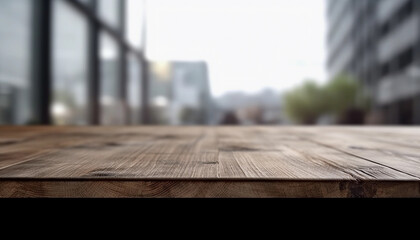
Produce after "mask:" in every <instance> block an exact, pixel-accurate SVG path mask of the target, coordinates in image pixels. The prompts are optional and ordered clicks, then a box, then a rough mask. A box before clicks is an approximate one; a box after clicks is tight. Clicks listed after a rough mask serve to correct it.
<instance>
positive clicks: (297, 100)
mask: <svg viewBox="0 0 420 240" xmlns="http://www.w3.org/2000/svg"><path fill="white" fill-rule="evenodd" d="M325 100H326V98H325V96H324V89H323V88H322V87H320V86H318V85H317V84H316V83H315V82H314V81H311V80H308V81H306V82H305V83H304V84H303V85H302V86H299V87H297V88H295V89H294V90H292V91H290V92H288V93H287V94H286V96H285V110H286V113H287V114H288V115H289V116H290V117H291V118H292V119H293V120H294V121H296V122H297V123H301V124H315V123H316V121H317V119H318V118H319V117H320V116H321V115H322V114H323V113H325V110H326V107H327V105H326V102H325Z"/></svg>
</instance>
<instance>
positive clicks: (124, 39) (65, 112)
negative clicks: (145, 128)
mask: <svg viewBox="0 0 420 240" xmlns="http://www.w3.org/2000/svg"><path fill="white" fill-rule="evenodd" d="M290 124H304V125H315V124H318V125H333V124H344V125H354V124H356V125H362V124H366V125H382V124H393V125H415V124H420V0H294V1H287V0H0V125H290Z"/></svg>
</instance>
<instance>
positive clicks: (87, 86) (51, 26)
mask: <svg viewBox="0 0 420 240" xmlns="http://www.w3.org/2000/svg"><path fill="white" fill-rule="evenodd" d="M136 1H137V3H138V1H140V0H0V124H57V125H88V124H101V125H125V124H139V123H141V119H142V109H144V108H142V104H143V102H142V99H143V98H144V97H143V95H144V94H143V88H142V86H143V84H144V82H143V78H142V71H141V69H142V68H143V67H144V65H145V61H144V57H143V52H142V49H141V48H142V45H141V44H142V43H141V41H134V40H133V39H132V38H130V36H133V35H136V34H141V31H142V30H141V29H142V18H143V16H142V14H141V13H142V11H143V10H142V9H138V10H137V11H138V12H137V13H135V12H133V11H132V10H130V5H131V4H133V3H134V2H136ZM129 10H130V11H129ZM129 13H130V14H131V15H130V17H129ZM133 16H134V17H133ZM133 29H134V31H136V32H134V33H133V32H132V31H133ZM139 36H140V35H139Z"/></svg>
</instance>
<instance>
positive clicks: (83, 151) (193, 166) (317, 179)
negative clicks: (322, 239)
mask: <svg viewBox="0 0 420 240" xmlns="http://www.w3.org/2000/svg"><path fill="white" fill-rule="evenodd" d="M417 133H420V130H419V128H342V127H328V128H324V127H315V128H306V127H22V128H21V127H0V196H25V195H28V196H47V197H48V196H56V197H57V196H95V197H105V196H111V197H117V196H123V197H139V196H147V197H154V196H157V197H172V196H177V197H179V196H184V197H187V196H201V197H210V196H213V197H214V196H216V197H217V196H219V197H226V196H227V197H229V196H232V197H233V196H238V197H252V196H256V197H279V196H283V197H289V196H290V197H292V196H294V197H299V196H302V197H314V196H315V197H316V196H318V197H322V196H323V197H325V196H338V197H346V196H347V197H357V196H363V197H367V196H369V197H383V196H417V195H418V193H419V192H418V188H419V186H418V185H419V183H420V180H419V179H420V149H419V148H417V147H416V146H417V143H419V142H420V139H419V137H418V136H419V135H417ZM182 184H184V185H182ZM402 187H408V188H410V190H408V192H404V191H403V190H404V189H402ZM85 191H86V193H84V192H85ZM415 191H417V193H415ZM404 194H406V195H404Z"/></svg>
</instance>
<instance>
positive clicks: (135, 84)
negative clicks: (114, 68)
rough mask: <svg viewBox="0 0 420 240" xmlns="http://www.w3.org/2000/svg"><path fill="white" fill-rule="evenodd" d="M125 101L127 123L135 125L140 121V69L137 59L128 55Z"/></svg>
mask: <svg viewBox="0 0 420 240" xmlns="http://www.w3.org/2000/svg"><path fill="white" fill-rule="evenodd" d="M127 62H128V63H127V68H128V69H127V102H128V108H129V113H130V114H129V123H130V124H131V125H137V124H140V123H141V96H142V95H141V90H142V88H141V74H142V72H141V71H142V69H141V67H140V66H141V65H140V63H139V59H138V58H137V57H136V56H135V55H133V54H129V55H128V60H127Z"/></svg>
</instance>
